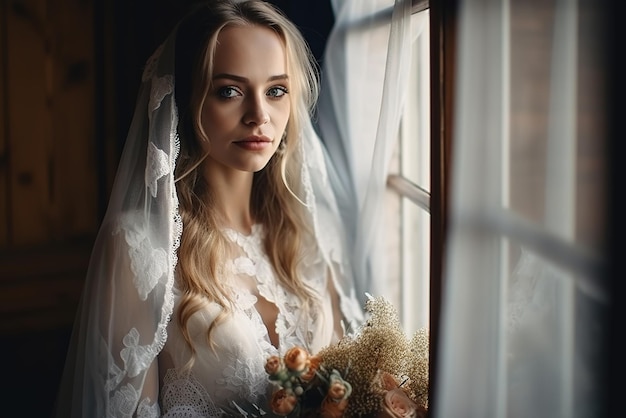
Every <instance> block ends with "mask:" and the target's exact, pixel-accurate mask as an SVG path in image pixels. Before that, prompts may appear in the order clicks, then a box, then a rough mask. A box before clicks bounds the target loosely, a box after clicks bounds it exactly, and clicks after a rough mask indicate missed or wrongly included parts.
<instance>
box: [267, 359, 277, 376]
mask: <svg viewBox="0 0 626 418" xmlns="http://www.w3.org/2000/svg"><path fill="white" fill-rule="evenodd" d="M265 371H266V372H267V374H269V375H270V376H271V375H275V374H277V373H278V372H279V371H280V358H279V357H278V356H271V357H270V358H268V359H267V361H266V362H265Z"/></svg>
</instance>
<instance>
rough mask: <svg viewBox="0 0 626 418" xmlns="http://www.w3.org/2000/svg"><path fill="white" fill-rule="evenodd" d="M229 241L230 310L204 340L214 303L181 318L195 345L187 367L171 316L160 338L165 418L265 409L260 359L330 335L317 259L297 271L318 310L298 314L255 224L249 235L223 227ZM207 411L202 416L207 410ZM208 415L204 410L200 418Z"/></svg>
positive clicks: (317, 344)
mask: <svg viewBox="0 0 626 418" xmlns="http://www.w3.org/2000/svg"><path fill="white" fill-rule="evenodd" d="M225 233H226V236H227V237H228V238H229V239H230V241H231V242H232V243H233V244H235V245H234V247H235V248H236V250H237V251H236V253H235V256H234V257H233V258H232V259H231V260H230V261H229V262H228V264H227V268H226V275H227V276H229V277H225V278H224V282H225V283H226V284H227V287H228V288H229V290H230V291H231V294H232V297H233V299H234V301H235V303H234V307H233V311H232V312H231V313H229V314H228V315H227V316H225V317H222V319H220V320H219V321H220V322H218V324H217V326H216V327H215V328H214V330H213V332H212V334H211V337H212V342H213V343H214V349H212V348H211V347H210V346H209V344H208V342H207V339H206V335H207V330H208V328H209V326H210V325H211V324H212V323H213V321H215V320H216V318H217V317H218V315H219V314H220V313H221V312H222V308H221V306H219V305H218V304H217V303H211V302H208V301H207V303H206V305H205V306H204V307H203V309H201V310H200V311H199V312H197V313H195V314H194V315H193V316H192V317H191V318H190V320H189V325H188V327H189V331H190V336H191V338H192V340H193V342H194V346H195V349H196V356H195V362H194V364H193V367H192V368H191V370H190V371H189V372H186V371H185V370H184V368H183V367H184V366H185V364H186V363H187V361H188V360H189V358H190V356H191V352H190V350H189V348H188V347H187V345H186V343H185V340H184V338H183V336H182V333H181V330H180V328H179V325H178V318H177V317H176V313H177V306H178V296H177V297H176V299H175V304H176V305H175V308H174V316H173V318H172V321H170V324H169V325H168V340H167V343H166V345H165V347H164V349H163V352H162V353H161V354H160V355H159V369H160V373H161V376H162V377H161V381H162V384H161V396H160V397H161V411H162V412H163V413H164V414H165V416H169V417H174V416H175V417H183V416H184V417H189V416H222V415H221V414H223V413H224V411H225V412H226V413H227V415H228V416H233V415H239V414H238V413H237V412H238V408H244V409H245V407H246V405H252V404H254V405H258V406H259V407H261V408H265V410H266V411H267V407H266V405H267V399H268V397H269V395H271V392H272V386H271V383H270V382H269V380H268V378H267V374H266V373H265V369H264V366H265V361H266V359H267V358H268V357H269V356H271V355H276V354H283V353H284V352H285V351H286V350H287V349H288V348H290V347H293V346H294V345H300V346H303V347H306V348H307V349H308V350H310V351H311V352H317V351H319V349H321V348H322V347H324V346H326V345H328V344H329V343H331V341H332V340H333V338H334V335H333V330H334V320H333V318H334V316H333V308H332V303H331V299H330V297H329V295H328V290H327V276H328V273H327V268H326V265H325V263H324V262H323V259H322V258H321V257H309V258H308V259H307V262H306V263H305V264H306V266H305V268H304V269H303V272H302V273H303V277H304V279H305V280H306V281H307V284H308V285H309V286H310V287H311V289H313V291H314V292H315V293H316V294H317V295H318V297H319V299H320V301H321V302H322V306H321V309H320V310H319V311H316V312H314V313H313V314H309V315H300V314H301V312H302V310H301V303H300V301H299V299H298V298H297V297H296V296H295V295H294V294H292V293H290V292H289V291H287V290H286V289H285V288H284V287H283V286H282V285H280V283H279V282H278V281H277V278H276V275H275V273H274V270H273V268H272V266H271V264H270V262H269V260H268V258H267V256H266V254H265V251H264V249H263V228H262V227H261V226H260V225H255V226H254V227H253V228H252V233H251V234H250V235H243V234H241V233H238V232H235V231H233V230H227V231H225ZM260 298H263V299H265V301H264V302H266V303H267V302H269V304H270V306H273V307H275V308H276V310H277V316H276V323H275V333H276V334H277V335H278V345H277V346H276V347H275V346H274V345H273V344H272V342H271V340H270V336H269V333H268V328H267V326H266V323H265V322H264V321H263V318H262V317H261V315H260V313H259V310H257V308H258V302H259V299H260ZM209 412H210V413H209ZM207 414H208V415H207Z"/></svg>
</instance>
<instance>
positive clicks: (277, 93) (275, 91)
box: [267, 86, 288, 97]
mask: <svg viewBox="0 0 626 418" xmlns="http://www.w3.org/2000/svg"><path fill="white" fill-rule="evenodd" d="M287 93H288V91H287V89H286V88H285V87H280V86H277V87H272V88H270V89H269V90H268V91H267V95H268V96H270V97H283V96H284V95H285V94H287Z"/></svg>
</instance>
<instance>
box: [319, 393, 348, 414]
mask: <svg viewBox="0 0 626 418" xmlns="http://www.w3.org/2000/svg"><path fill="white" fill-rule="evenodd" d="M347 407H348V399H341V400H339V401H336V400H334V399H331V398H330V396H326V397H325V398H324V400H323V401H322V405H321V406H320V414H319V416H320V417H321V418H341V417H342V416H343V412H344V411H345V410H346V408H347Z"/></svg>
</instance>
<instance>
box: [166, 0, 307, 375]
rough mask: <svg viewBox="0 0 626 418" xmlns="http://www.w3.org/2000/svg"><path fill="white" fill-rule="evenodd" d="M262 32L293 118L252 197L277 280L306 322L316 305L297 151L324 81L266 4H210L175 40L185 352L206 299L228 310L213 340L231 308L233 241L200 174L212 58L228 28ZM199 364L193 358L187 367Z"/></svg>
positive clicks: (295, 35)
mask: <svg viewBox="0 0 626 418" xmlns="http://www.w3.org/2000/svg"><path fill="white" fill-rule="evenodd" d="M233 25H235V26H237V25H258V26H263V27H267V28H270V29H272V30H274V31H275V32H276V33H277V34H278V36H279V37H280V39H281V40H282V41H283V43H284V46H285V51H286V55H287V66H288V69H287V71H288V74H289V80H290V89H289V95H288V97H289V100H290V101H291V112H290V116H289V119H288V122H287V128H286V132H285V136H284V139H283V144H284V147H282V148H281V149H280V150H279V151H278V152H276V153H275V155H274V156H273V157H272V158H271V159H270V161H269V163H268V164H267V166H266V167H265V168H263V169H262V170H260V171H259V172H257V173H255V175H254V180H253V187H252V195H251V210H252V215H253V217H254V219H255V220H256V221H257V222H259V223H261V224H262V225H263V226H264V230H265V232H266V235H265V241H264V246H265V251H266V253H267V255H268V258H269V260H270V261H271V263H272V266H273V267H274V270H275V272H276V275H277V277H278V280H279V281H280V283H281V284H282V285H284V286H285V287H286V288H287V289H288V290H289V291H291V292H293V293H294V294H295V295H296V296H297V297H298V298H299V299H300V300H301V301H302V302H303V304H302V306H303V307H304V309H303V310H302V313H301V314H302V315H308V313H310V312H311V310H313V309H315V306H316V304H317V303H318V301H317V300H316V299H315V297H314V296H313V294H312V292H311V291H310V289H309V288H308V287H307V286H306V284H305V283H304V282H303V280H302V279H301V277H300V275H299V268H298V266H299V262H300V261H301V259H302V257H303V256H304V248H303V240H304V239H305V235H306V234H311V233H312V231H311V230H310V229H309V227H308V225H307V224H306V223H305V221H304V219H306V217H305V216H304V211H305V210H306V208H305V207H304V206H303V205H302V203H301V200H303V198H302V197H301V196H302V190H301V183H302V181H301V179H300V172H301V165H302V163H303V162H302V161H300V160H299V159H298V158H297V156H298V153H297V152H296V150H297V149H298V147H299V146H300V144H299V141H300V132H301V129H302V126H303V122H304V121H305V118H307V117H309V115H310V114H311V112H312V110H313V106H314V105H315V102H316V100H317V93H318V74H317V70H316V67H315V66H314V65H313V61H312V55H311V52H310V50H309V48H308V46H307V44H306V42H305V41H304V39H303V38H302V35H301V34H300V32H299V31H298V30H297V28H296V27H295V26H294V25H293V24H292V23H291V22H290V21H289V20H288V19H287V18H285V17H284V16H283V15H282V14H281V13H280V12H279V11H278V10H277V9H275V8H274V7H273V6H271V5H269V4H267V3H265V2H263V1H245V2H233V1H218V2H215V1H213V2H211V3H208V4H204V5H202V6H200V7H198V8H196V9H195V10H194V12H192V13H191V14H190V15H188V17H187V18H186V19H184V20H183V21H182V22H181V25H180V26H179V28H178V32H177V41H176V42H177V44H176V46H177V52H176V93H175V94H176V102H177V106H178V109H179V129H178V133H179V137H180V142H181V152H180V156H179V159H178V163H177V169H176V178H179V180H178V182H177V187H176V189H177V193H178V198H179V210H180V213H181V216H182V219H183V234H182V238H181V245H180V248H179V257H178V259H179V262H178V267H177V283H178V286H179V288H180V290H181V291H182V295H183V296H182V298H181V303H180V305H179V308H178V312H177V313H178V321H179V325H180V327H181V329H182V332H183V336H184V338H185V340H186V341H187V344H188V345H189V347H190V348H191V350H192V353H193V354H194V355H195V349H194V347H193V344H192V342H191V338H190V336H189V333H188V330H187V324H188V321H189V319H190V318H191V317H192V315H193V314H195V313H196V312H198V311H199V310H200V309H202V307H203V306H204V305H205V303H206V300H207V299H208V300H209V301H211V302H216V303H218V304H219V305H221V306H222V307H223V310H222V313H221V314H220V316H218V318H217V319H216V320H215V321H213V323H212V324H211V325H210V327H209V330H208V333H207V338H208V341H209V344H210V345H211V347H212V348H215V347H214V344H213V342H212V340H211V332H212V330H213V329H215V326H216V325H217V324H218V323H219V322H220V321H221V320H223V318H224V316H225V315H227V314H228V313H229V312H230V311H231V310H232V303H233V301H232V300H231V299H230V297H229V293H228V292H227V291H226V289H225V288H224V286H223V285H222V284H221V282H220V280H218V279H217V278H219V277H220V276H221V275H222V274H224V265H225V262H226V259H227V256H228V254H227V252H228V241H227V238H226V237H225V236H224V234H223V233H222V231H221V230H220V227H219V226H220V225H221V222H220V221H221V219H220V217H219V215H218V213H217V211H215V210H213V207H214V202H213V197H212V194H211V189H210V187H209V185H208V184H207V182H206V181H205V180H204V178H203V176H202V174H201V173H200V171H199V169H198V167H199V165H200V163H201V162H202V160H203V159H204V158H205V156H206V155H205V154H204V153H203V152H202V151H201V148H200V145H199V141H200V140H201V139H202V138H205V139H206V134H205V132H204V129H203V128H202V124H201V114H202V107H203V104H204V99H205V97H206V96H207V92H208V91H209V89H210V88H211V79H212V69H213V64H214V63H213V57H214V55H215V49H216V44H217V37H218V35H219V33H220V31H221V30H222V29H223V28H224V27H226V26H233ZM191 364H193V357H192V359H191V361H190V363H189V364H188V366H189V367H190V366H191Z"/></svg>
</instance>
